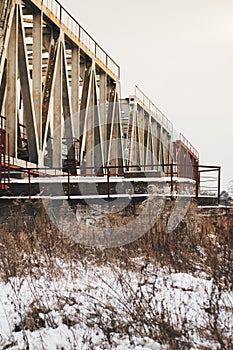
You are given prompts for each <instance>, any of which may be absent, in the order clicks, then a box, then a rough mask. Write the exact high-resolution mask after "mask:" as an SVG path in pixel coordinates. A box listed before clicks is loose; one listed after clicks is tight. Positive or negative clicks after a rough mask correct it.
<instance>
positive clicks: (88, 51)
mask: <svg viewBox="0 0 233 350" xmlns="http://www.w3.org/2000/svg"><path fill="white" fill-rule="evenodd" d="M0 153H1V160H0V179H1V189H2V190H8V188H9V184H10V179H11V178H12V176H13V175H12V174H14V172H18V173H22V172H24V173H25V172H28V173H29V174H33V169H34V175H38V173H40V174H42V175H43V173H46V174H47V173H48V169H60V173H59V174H62V173H64V172H67V173H68V174H73V175H75V176H78V175H82V174H83V175H85V174H84V173H85V172H86V169H89V170H88V171H89V174H88V175H90V176H95V175H98V176H104V175H106V174H107V176H108V177H109V176H110V175H113V176H114V175H116V176H117V175H122V174H123V173H125V172H130V169H132V168H133V171H134V174H132V176H135V172H140V171H142V170H144V171H145V169H146V170H147V171H151V172H156V176H158V174H160V175H161V174H165V175H169V174H168V170H167V169H170V166H169V164H173V163H175V164H173V167H174V169H172V174H176V175H177V176H180V177H185V178H189V179H193V180H195V181H196V182H198V181H199V174H200V172H199V170H198V163H199V154H198V152H197V151H196V149H195V148H194V147H193V146H192V145H191V144H190V143H189V141H188V140H186V139H185V138H184V137H183V136H182V135H180V136H179V137H177V138H175V139H174V135H173V125H172V123H171V122H170V121H169V120H168V119H167V118H166V117H165V116H164V114H163V113H162V112H161V111H160V110H159V109H158V108H157V107H156V106H155V105H154V104H153V102H152V101H151V100H150V99H149V98H148V97H147V96H146V95H145V94H144V93H143V92H142V91H141V90H140V89H139V88H138V87H136V89H135V94H134V95H132V96H129V97H128V98H125V99H122V97H121V94H120V67H119V66H118V64H117V63H116V62H115V61H114V60H113V59H112V58H111V57H110V56H109V55H108V54H107V53H106V52H105V51H104V50H103V49H102V48H101V47H100V46H99V45H98V44H97V42H96V41H95V40H94V39H93V38H92V37H91V36H90V35H89V34H88V33H87V32H86V31H85V30H84V29H83V28H82V27H81V26H80V25H79V23H78V22H77V21H76V20H75V19H74V18H73V17H72V16H71V15H70V14H69V13H68V12H67V11H66V10H65V9H64V8H63V7H62V5H61V4H59V2H57V1H56V0H1V3H0ZM38 169H40V170H38ZM83 169H85V171H84V170H83ZM126 169H127V170H126ZM169 171H170V170H169ZM169 176H170V175H169ZM29 178H30V176H29Z"/></svg>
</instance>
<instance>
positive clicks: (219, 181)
mask: <svg viewBox="0 0 233 350" xmlns="http://www.w3.org/2000/svg"><path fill="white" fill-rule="evenodd" d="M220 191H221V168H220V167H219V168H218V204H220Z"/></svg>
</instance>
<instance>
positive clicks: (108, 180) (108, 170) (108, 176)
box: [107, 167, 110, 199]
mask: <svg viewBox="0 0 233 350" xmlns="http://www.w3.org/2000/svg"><path fill="white" fill-rule="evenodd" d="M107 184H108V199H109V198H110V169H109V167H107Z"/></svg>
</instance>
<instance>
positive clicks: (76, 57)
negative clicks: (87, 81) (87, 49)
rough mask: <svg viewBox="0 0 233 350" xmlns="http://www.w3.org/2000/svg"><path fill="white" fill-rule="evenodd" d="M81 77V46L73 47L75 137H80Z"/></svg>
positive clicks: (72, 97)
mask: <svg viewBox="0 0 233 350" xmlns="http://www.w3.org/2000/svg"><path fill="white" fill-rule="evenodd" d="M79 79H80V48H79V47H77V46H74V47H73V48H72V71H71V103H72V115H73V123H74V137H76V138H79V135H80V130H79V98H80V92H79V90H80V89H79V85H80V82H79Z"/></svg>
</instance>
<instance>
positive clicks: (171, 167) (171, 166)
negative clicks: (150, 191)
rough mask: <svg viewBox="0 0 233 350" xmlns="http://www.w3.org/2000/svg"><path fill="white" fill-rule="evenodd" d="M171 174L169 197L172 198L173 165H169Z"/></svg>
mask: <svg viewBox="0 0 233 350" xmlns="http://www.w3.org/2000/svg"><path fill="white" fill-rule="evenodd" d="M170 172H171V197H172V198H173V164H171V165H170Z"/></svg>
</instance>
